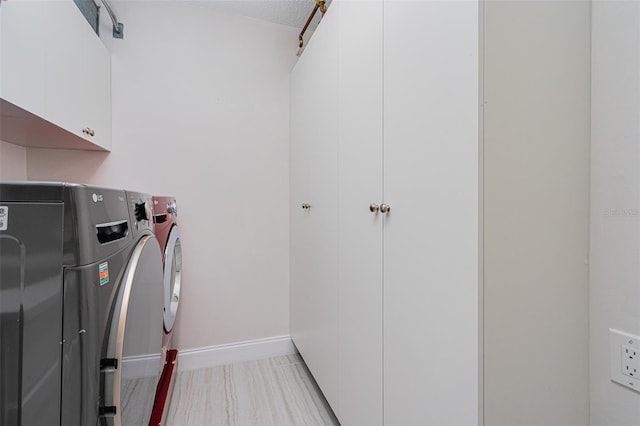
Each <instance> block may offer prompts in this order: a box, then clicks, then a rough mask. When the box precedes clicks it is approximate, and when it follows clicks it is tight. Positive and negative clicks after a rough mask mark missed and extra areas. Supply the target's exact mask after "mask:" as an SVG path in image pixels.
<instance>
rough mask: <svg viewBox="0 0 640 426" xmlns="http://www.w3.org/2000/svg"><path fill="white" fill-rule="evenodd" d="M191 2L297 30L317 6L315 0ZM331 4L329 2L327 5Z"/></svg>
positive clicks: (312, 27)
mask: <svg viewBox="0 0 640 426" xmlns="http://www.w3.org/2000/svg"><path fill="white" fill-rule="evenodd" d="M187 1H189V0H187ZM189 2H190V3H197V4H199V5H201V6H210V7H212V8H215V9H218V10H221V11H226V12H231V13H236V14H238V15H242V16H248V17H251V18H255V19H260V20H263V21H268V22H273V23H276V24H282V25H287V26H290V27H295V28H302V27H303V26H304V24H305V22H306V21H307V18H308V17H309V14H310V13H311V11H312V10H313V7H314V6H315V1H314V0H196V1H193V0H191V1H189ZM329 3H330V2H329V1H327V4H329ZM320 15H321V14H320V12H319V11H318V12H317V13H316V16H315V17H314V19H313V22H312V25H310V28H309V30H310V31H312V30H313V29H314V28H315V27H316V26H317V24H318V21H319V16H320Z"/></svg>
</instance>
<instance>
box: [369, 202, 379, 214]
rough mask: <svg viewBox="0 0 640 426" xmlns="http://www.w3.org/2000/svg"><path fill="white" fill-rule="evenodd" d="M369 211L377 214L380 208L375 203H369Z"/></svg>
mask: <svg viewBox="0 0 640 426" xmlns="http://www.w3.org/2000/svg"><path fill="white" fill-rule="evenodd" d="M369 211H370V212H371V213H378V212H379V211H380V206H379V205H377V204H376V203H371V204H370V205H369Z"/></svg>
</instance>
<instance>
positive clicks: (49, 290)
mask: <svg viewBox="0 0 640 426" xmlns="http://www.w3.org/2000/svg"><path fill="white" fill-rule="evenodd" d="M151 206H152V204H151V197H150V196H148V195H145V194H139V193H132V192H125V191H123V190H114V189H106V188H99V187H91V186H86V185H76V184H66V183H45V182H3V183H0V424H2V425H3V426H14V425H25V426H26V425H64V426H86V425H98V426H104V425H115V426H122V425H126V426H128V425H143V424H147V423H148V421H149V419H150V416H151V410H152V407H153V401H154V398H155V389H156V387H157V383H158V379H159V372H160V359H161V356H160V355H161V347H162V334H161V333H160V332H161V330H162V327H163V305H164V290H163V277H162V255H161V252H160V246H159V244H158V241H157V239H156V237H155V235H154V234H153V223H152V213H151V212H152V208H151Z"/></svg>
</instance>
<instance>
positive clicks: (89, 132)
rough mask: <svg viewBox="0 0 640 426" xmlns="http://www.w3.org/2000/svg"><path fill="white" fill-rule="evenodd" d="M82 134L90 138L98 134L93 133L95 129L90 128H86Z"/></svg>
mask: <svg viewBox="0 0 640 426" xmlns="http://www.w3.org/2000/svg"><path fill="white" fill-rule="evenodd" d="M82 133H84V134H85V135H88V136H95V135H96V132H94V131H93V129H90V128H88V127H85V128H84V129H82Z"/></svg>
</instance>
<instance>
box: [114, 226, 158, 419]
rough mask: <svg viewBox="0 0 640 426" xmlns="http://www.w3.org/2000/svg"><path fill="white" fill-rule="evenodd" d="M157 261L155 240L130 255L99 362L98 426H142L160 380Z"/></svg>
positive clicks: (142, 243)
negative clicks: (101, 385)
mask: <svg viewBox="0 0 640 426" xmlns="http://www.w3.org/2000/svg"><path fill="white" fill-rule="evenodd" d="M163 293H164V291H163V280H162V255H161V253H160V246H159V245H158V241H157V240H156V238H155V237H153V236H151V235H147V236H144V237H143V238H141V239H140V241H139V242H138V243H137V245H136V248H135V249H134V250H133V252H132V254H131V257H130V260H129V263H128V265H127V267H126V269H125V270H124V273H123V275H122V281H121V283H120V288H119V291H118V294H117V296H116V300H115V302H114V310H113V315H112V320H111V329H110V332H109V341H108V346H107V348H108V349H107V354H108V356H107V358H106V359H105V360H103V361H104V362H103V365H102V366H101V367H102V370H103V379H104V382H103V383H104V394H103V395H104V398H103V401H104V406H103V407H102V408H101V411H102V414H103V416H102V419H103V420H102V421H101V424H108V425H114V426H133V425H136V426H140V425H147V424H148V422H149V419H150V417H151V410H152V408H153V400H154V397H155V391H156V384H157V381H158V377H159V375H160V370H161V365H160V351H161V347H162V311H163V302H164V294H163Z"/></svg>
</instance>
